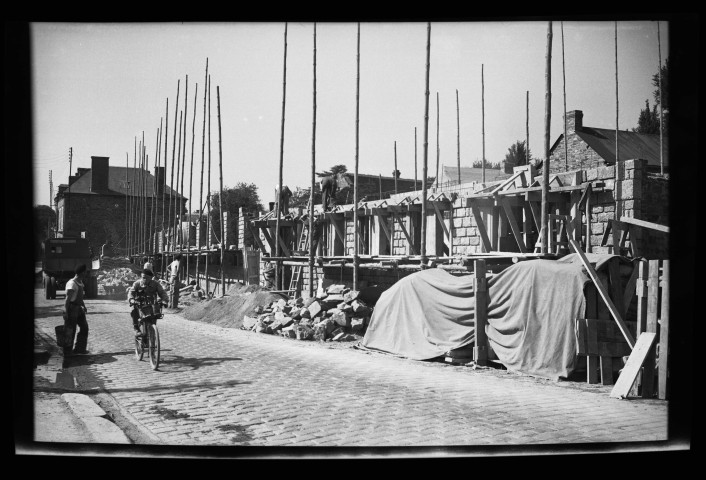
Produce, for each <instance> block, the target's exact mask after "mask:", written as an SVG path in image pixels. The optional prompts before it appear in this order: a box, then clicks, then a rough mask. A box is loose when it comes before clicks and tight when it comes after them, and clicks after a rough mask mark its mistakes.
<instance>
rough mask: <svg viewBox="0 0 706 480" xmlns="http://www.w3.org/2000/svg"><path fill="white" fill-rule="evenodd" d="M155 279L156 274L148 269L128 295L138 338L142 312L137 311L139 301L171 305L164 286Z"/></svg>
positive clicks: (133, 325) (133, 324)
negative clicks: (159, 301)
mask: <svg viewBox="0 0 706 480" xmlns="http://www.w3.org/2000/svg"><path fill="white" fill-rule="evenodd" d="M153 278H154V272H152V270H150V269H147V268H145V269H144V270H142V275H141V278H140V280H138V281H136V282H135V283H134V284H133V285H132V288H131V289H130V293H129V295H128V301H129V302H130V305H131V306H132V311H130V316H131V317H132V328H133V329H134V330H135V336H136V337H139V336H140V335H141V332H140V327H139V323H138V322H139V320H140V312H138V311H137V301H138V300H139V299H144V300H147V301H152V302H155V303H156V302H157V301H158V300H161V303H162V305H167V304H168V303H169V297H168V296H167V292H165V291H164V289H163V288H162V285H161V284H160V283H159V282H157V281H155V280H153Z"/></svg>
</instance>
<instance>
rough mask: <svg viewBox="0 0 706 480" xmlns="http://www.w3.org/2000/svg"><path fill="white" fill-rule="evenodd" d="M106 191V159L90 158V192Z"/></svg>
mask: <svg viewBox="0 0 706 480" xmlns="http://www.w3.org/2000/svg"><path fill="white" fill-rule="evenodd" d="M107 190H108V157H94V156H91V192H105V191H107Z"/></svg>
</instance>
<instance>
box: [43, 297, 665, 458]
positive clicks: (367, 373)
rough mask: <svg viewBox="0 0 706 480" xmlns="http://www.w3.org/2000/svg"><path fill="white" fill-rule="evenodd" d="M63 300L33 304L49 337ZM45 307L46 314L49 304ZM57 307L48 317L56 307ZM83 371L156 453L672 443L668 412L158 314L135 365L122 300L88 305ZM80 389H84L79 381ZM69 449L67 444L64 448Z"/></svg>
mask: <svg viewBox="0 0 706 480" xmlns="http://www.w3.org/2000/svg"><path fill="white" fill-rule="evenodd" d="M59 301H60V300H59V299H57V300H53V301H47V300H43V299H41V298H39V299H38V300H37V304H36V305H37V307H36V308H37V312H38V314H37V315H36V316H37V318H36V320H35V322H36V326H37V328H38V329H42V330H43V331H44V332H45V333H47V334H48V335H51V336H53V330H54V326H55V325H58V324H59V323H60V322H61V313H60V309H58V308H57V305H58V303H59ZM52 302H53V303H52ZM54 304H57V305H54ZM88 308H89V315H88V322H89V325H90V334H89V341H88V348H89V350H90V351H91V355H88V356H81V357H74V358H71V359H69V360H68V361H67V363H66V364H65V367H66V371H68V372H72V373H73V372H74V371H75V370H76V369H79V368H80V369H82V370H84V373H82V375H84V377H86V376H88V377H89V378H90V383H93V384H94V385H97V386H101V387H103V388H104V389H105V391H107V393H109V394H110V395H111V396H112V397H113V399H114V400H115V402H116V404H117V405H118V406H119V408H120V409H121V411H122V412H123V413H125V414H127V415H128V416H129V417H130V418H132V419H135V420H136V421H137V422H139V424H140V426H141V427H142V428H143V429H145V430H146V431H148V432H149V434H150V435H151V436H152V437H153V438H158V439H159V443H162V444H164V445H240V446H242V445H250V446H308V447H313V446H325V447H332V446H362V447H397V446H452V445H462V446H477V445H546V444H577V443H580V444H585V443H588V444H593V443H597V442H647V441H659V440H666V439H667V424H668V422H667V402H665V401H659V400H656V399H655V400H643V399H635V400H617V399H613V398H610V397H609V396H608V392H609V387H602V388H596V389H595V391H591V390H590V389H577V388H569V387H567V386H562V385H559V384H554V383H551V382H539V381H536V380H534V379H528V378H523V377H520V376H517V375H515V374H511V373H507V372H506V373H505V374H504V375H503V374H502V372H500V373H498V372H493V373H492V374H491V373H489V372H485V371H480V370H473V369H471V368H469V367H462V366H449V365H444V364H439V363H429V362H417V361H412V360H406V359H401V358H397V357H393V356H390V355H384V354H379V353H370V352H365V351H361V350H356V349H341V348H326V347H325V345H314V344H313V342H312V341H299V340H295V339H285V338H280V337H275V336H271V335H265V334H256V333H253V332H246V331H243V330H234V329H228V328H222V327H218V326H215V325H210V324H204V323H201V322H196V321H189V320H186V319H184V318H182V317H180V316H178V315H176V314H170V313H168V314H166V315H165V318H164V319H162V320H161V321H160V322H159V324H158V326H159V332H160V337H161V344H162V360H161V363H160V367H159V370H158V371H152V370H151V369H150V366H149V362H148V361H147V359H146V357H145V359H144V360H142V361H137V360H136V358H135V356H134V354H133V339H132V327H131V321H130V318H129V309H128V308H129V307H128V306H127V305H126V304H125V302H119V301H112V300H105V299H100V298H99V299H96V300H91V301H89V302H88ZM83 381H84V382H85V381H86V380H83ZM67 441H72V439H67Z"/></svg>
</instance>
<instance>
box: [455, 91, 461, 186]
mask: <svg viewBox="0 0 706 480" xmlns="http://www.w3.org/2000/svg"><path fill="white" fill-rule="evenodd" d="M456 164H457V165H458V184H459V185H461V112H460V109H459V106H458V89H456Z"/></svg>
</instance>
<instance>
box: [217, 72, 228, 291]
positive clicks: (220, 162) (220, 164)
mask: <svg viewBox="0 0 706 480" xmlns="http://www.w3.org/2000/svg"><path fill="white" fill-rule="evenodd" d="M216 106H217V107H218V169H219V172H220V192H221V193H220V195H218V200H219V201H220V210H221V297H224V296H225V294H226V278H225V268H224V267H225V242H226V238H225V233H226V230H225V225H224V224H223V208H224V204H223V147H222V137H221V92H220V89H219V87H218V85H216Z"/></svg>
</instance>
